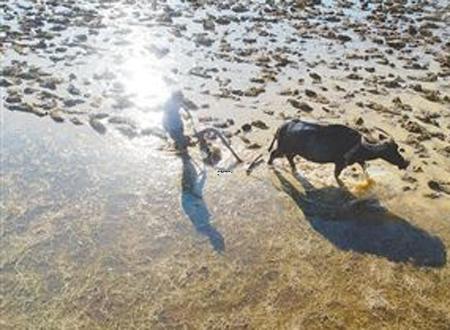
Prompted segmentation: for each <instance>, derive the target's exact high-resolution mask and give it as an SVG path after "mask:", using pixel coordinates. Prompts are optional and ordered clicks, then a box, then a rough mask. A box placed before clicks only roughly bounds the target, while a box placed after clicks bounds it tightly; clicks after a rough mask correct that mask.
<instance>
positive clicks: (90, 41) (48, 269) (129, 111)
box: [0, 1, 450, 329]
mask: <svg viewBox="0 0 450 330" xmlns="http://www.w3.org/2000/svg"><path fill="white" fill-rule="evenodd" d="M41 3H42V4H43V7H39V6H38V4H37V3H35V2H31V1H20V2H17V1H0V4H1V5H2V8H6V7H4V6H7V7H8V10H6V11H5V13H4V14H1V15H2V16H0V17H1V21H0V24H1V26H2V30H1V31H2V32H1V34H0V35H1V41H2V44H1V53H2V69H4V68H7V67H9V68H10V67H11V66H12V67H15V68H16V69H15V70H17V72H15V73H14V74H6V73H7V72H5V71H2V75H3V76H2V77H4V78H5V79H7V80H8V81H10V82H12V84H13V85H12V86H9V87H7V86H4V87H0V93H1V97H2V108H1V110H0V111H1V112H0V119H1V123H0V124H1V134H0V138H1V168H0V178H1V186H0V216H1V217H0V222H1V223H0V232H1V237H0V251H1V252H0V282H1V283H2V285H1V286H0V290H1V291H0V296H1V297H2V299H0V325H1V326H2V327H5V328H11V329H15V328H44V329H51V328H55V329H61V328H74V329H75V328H89V329H91V328H183V329H184V328H193V329H194V328H272V329H273V328H298V327H299V326H300V327H302V328H308V329H309V328H324V327H326V328H370V327H372V326H373V324H382V325H383V326H384V327H388V328H392V327H395V326H401V327H405V328H433V329H447V328H448V326H449V325H450V319H449V316H448V315H450V310H449V304H448V303H447V302H448V301H450V290H449V289H448V288H449V287H450V268H449V266H448V252H447V250H448V247H449V246H450V217H449V214H450V198H449V196H450V195H449V194H448V193H446V192H445V191H440V192H438V191H436V189H434V190H432V189H431V188H430V186H429V182H430V180H435V181H436V180H440V181H442V182H443V183H442V186H443V187H445V182H449V183H450V174H449V173H450V161H449V158H448V157H447V156H446V154H445V153H444V151H445V149H444V148H445V146H447V145H448V143H449V138H450V136H449V128H450V126H449V125H450V116H449V115H448V113H447V112H448V109H449V108H448V105H449V103H448V101H445V100H444V96H448V95H449V91H450V89H449V87H450V84H449V80H448V79H449V78H448V77H449V76H448V71H446V69H445V67H444V66H443V65H441V64H440V63H439V62H438V59H439V56H440V55H441V54H442V51H443V50H445V49H447V48H445V47H447V46H445V44H444V41H445V37H446V36H448V35H449V33H450V31H449V30H448V27H446V26H445V24H442V23H443V20H444V19H445V17H444V18H442V17H439V18H438V19H436V22H438V23H439V24H440V27H438V28H434V29H433V31H434V35H439V36H441V38H442V39H443V40H444V41H443V42H436V43H428V41H427V40H426V38H422V37H421V38H417V42H418V43H419V46H418V47H412V45H413V44H414V42H415V41H414V40H413V41H408V42H409V43H410V44H411V47H409V46H408V47H406V50H405V51H397V50H395V51H394V52H389V51H388V50H389V49H390V48H389V47H388V46H387V45H385V44H383V45H379V44H376V43H374V41H373V37H374V36H376V35H377V34H381V32H380V33H378V32H377V31H378V29H379V30H380V31H382V29H385V28H386V26H385V25H383V24H381V23H380V21H378V20H374V21H370V22H369V21H368V15H370V14H371V12H370V11H364V12H362V11H361V10H360V9H359V6H360V5H359V2H356V4H354V5H353V6H351V7H349V8H347V7H348V6H347V5H345V6H344V5H338V4H337V2H334V1H326V2H325V1H324V5H323V6H317V7H316V8H312V7H311V8H310V7H307V8H306V10H305V11H301V12H296V13H295V14H292V15H293V16H292V17H289V19H287V18H286V17H288V15H287V12H288V11H289V9H288V7H286V8H287V9H286V8H285V9H278V10H273V8H272V6H270V5H267V6H266V5H263V2H258V3H256V2H252V3H251V5H250V8H251V9H252V10H251V11H249V12H244V13H242V14H239V13H235V12H233V11H232V10H230V8H218V7H217V6H218V5H217V4H212V5H211V4H208V5H206V6H204V7H203V6H200V7H197V6H196V5H195V4H193V3H190V2H179V1H168V2H167V5H168V6H169V7H166V4H160V3H157V6H156V8H155V9H153V8H152V6H151V3H150V5H148V4H147V3H145V4H144V3H142V2H134V1H130V2H121V1H107V2H106V1H95V2H94V1H92V2H88V1H86V2H83V1H82V2H77V3H75V2H67V3H61V4H56V3H55V4H52V3H50V2H45V1H43V2H41ZM413 4H414V2H411V3H410V4H409V5H413ZM409 5H408V6H409ZM444 5H445V2H444V3H442V2H439V1H437V2H431V3H430V7H428V5H427V6H425V7H420V6H419V8H422V9H423V10H424V11H425V14H423V13H422V11H420V10H417V12H416V13H415V14H410V15H409V16H408V15H403V16H405V17H403V16H402V18H401V19H400V20H399V21H396V20H395V19H393V23H392V24H393V26H394V27H395V26H397V25H402V24H403V23H404V21H408V18H411V17H412V18H415V19H418V21H417V22H422V21H420V20H419V18H420V17H421V16H422V15H431V13H435V14H436V15H438V12H439V10H442V8H443V6H444ZM39 8H40V9H39ZM169 8H170V9H169ZM282 8H284V7H282ZM375 8H376V5H372V6H371V7H370V10H375ZM408 8H409V7H408ZM39 10H42V14H40V15H38V16H39V17H44V18H45V19H44V22H43V24H44V25H43V27H44V30H45V31H47V30H48V29H51V28H52V27H55V26H59V28H61V26H62V27H64V28H65V29H64V30H62V31H59V32H58V28H57V29H56V30H52V31H53V32H57V33H56V35H55V36H53V38H50V39H48V40H46V38H45V37H37V36H36V35H37V33H39V31H38V29H36V26H34V25H33V24H38V25H39V23H38V22H35V23H32V21H33V18H35V17H34V15H35V13H36V12H38V11H39ZM173 10H174V11H176V13H177V14H176V15H173V16H172V22H170V21H169V20H167V21H166V20H165V19H164V13H170V12H172V11H173ZM264 10H265V11H264ZM331 11H333V12H331ZM338 12H342V16H341V15H340V14H338ZM63 13H65V14H63ZM209 15H215V16H223V17H225V18H227V16H229V17H230V20H231V22H230V23H229V24H224V25H221V24H219V23H217V21H216V20H215V19H213V21H214V22H215V31H206V32H205V30H204V28H203V25H202V22H201V19H203V18H206V17H208V16H209ZM395 15H396V14H395V11H393V13H392V16H393V17H394V16H395ZM400 16H401V15H400ZM25 17H28V18H29V19H30V20H31V23H30V21H28V20H27V19H25ZM158 17H160V18H158ZM326 17H342V18H343V22H344V23H345V22H347V23H348V24H347V23H345V24H344V23H343V22H333V21H329V22H328V21H327V22H325V21H324V19H325V18H326ZM10 18H11V19H10ZM50 18H55V19H61V20H62V21H61V22H58V21H53V22H52V21H50ZM64 18H67V21H64ZM391 18H392V17H391ZM160 19H162V20H160ZM402 22H403V23H402ZM27 24H31V28H28V27H27ZM183 24H186V29H184V28H183V27H182V25H183ZM349 24H350V25H349ZM352 24H353V25H352ZM358 24H360V25H362V26H364V25H368V26H370V33H369V32H368V33H361V32H358V31H357V30H358V26H359V27H360V25H358ZM386 24H387V25H389V24H390V23H389V22H388V23H386ZM405 24H406V23H405ZM417 24H419V23H417ZM5 26H9V27H10V29H12V30H17V31H19V29H20V31H21V34H18V35H14V34H12V33H11V31H9V32H8V33H6V32H5V31H6V30H7V29H6V28H5ZM324 26H328V29H330V30H333V31H335V32H336V33H344V34H346V35H348V36H351V38H352V41H351V42H340V41H338V40H337V39H336V38H328V37H326V38H325V36H326V35H327V33H328V32H327V31H326V30H322V28H323V27H324ZM349 26H351V27H349ZM393 29H394V30H395V28H393ZM262 31H266V32H267V33H268V35H266V34H264V33H263V32H262ZM387 31H391V30H389V29H387ZM41 32H42V31H41ZM197 33H206V36H207V37H208V38H211V39H212V42H213V44H212V45H211V46H203V45H196V43H198V41H197V42H195V40H196V39H197V38H199V37H198V35H197ZM58 34H60V35H58ZM80 35H85V36H86V40H85V37H83V36H80ZM243 38H248V39H249V40H247V41H244V40H243ZM253 38H254V39H255V40H252V39H253ZM42 39H44V40H46V43H47V47H45V48H39V47H37V48H35V47H34V46H31V47H30V45H36V44H37V42H38V40H42ZM222 39H223V40H224V41H223V42H221V40H222ZM52 43H54V44H52ZM58 47H61V49H59V50H57V48H58ZM264 56H267V57H268V58H269V60H268V62H264V61H265V60H263V61H262V63H263V64H261V62H258V59H260V58H261V57H264ZM366 56H367V57H366ZM283 57H287V58H288V59H289V60H291V61H292V62H291V63H287V64H286V63H284V62H283V59H282V58H283ZM380 59H386V60H388V62H389V63H392V64H393V66H390V65H386V64H385V63H384V62H381V63H378V62H377V61H379V60H380ZM16 60H18V61H25V63H22V62H14V61H16ZM410 61H412V63H419V64H421V65H427V68H426V69H424V70H422V69H420V70H416V69H411V68H407V67H406V68H405V67H404V66H405V65H406V64H408V63H409V64H410ZM264 63H265V64H264ZM283 63H284V64H283ZM34 66H36V67H38V68H39V69H40V71H39V74H37V75H34V73H33V72H35V71H34V69H33V67H34ZM370 67H372V68H375V73H373V74H372V72H369V71H367V70H365V69H366V68H370ZM43 72H48V73H49V76H46V75H45V74H43ZM311 72H315V73H318V74H319V75H320V76H321V82H317V81H315V80H314V79H312V78H311V77H310V76H309V74H310V73H311ZM352 72H355V73H358V74H359V75H361V77H362V78H361V79H359V80H358V79H357V80H354V79H349V78H348V75H349V74H350V73H352ZM26 73H31V75H32V77H31V78H30V77H27V75H26ZM192 73H193V74H192ZM425 73H435V74H436V75H437V78H436V80H432V81H423V82H421V84H422V85H423V87H424V88H428V89H431V90H437V91H439V93H440V94H439V99H438V101H437V102H434V101H430V100H429V99H426V98H425V97H424V93H423V92H420V91H416V90H414V89H412V88H411V87H409V86H410V85H411V84H415V83H417V82H420V81H421V80H420V79H419V80H417V79H416V78H417V77H419V78H423V77H425ZM24 74H25V75H24ZM266 74H268V76H265V75H266ZM397 76H400V77H401V78H403V79H404V80H405V82H402V81H401V80H400V87H396V88H387V87H385V85H383V84H382V83H381V82H383V81H385V80H390V79H394V78H395V77H397ZM411 77H412V78H411ZM50 78H56V82H55V84H56V86H55V88H53V87H52V84H51V83H50V84H47V83H48V81H47V80H48V79H50ZM250 78H261V79H263V80H264V83H256V82H250ZM413 78H414V79H413ZM59 79H61V81H60V82H59ZM299 79H304V81H299ZM336 85H339V86H340V88H337V87H336ZM258 86H262V87H264V89H265V90H264V92H263V93H262V94H260V95H258V96H256V97H253V96H245V95H242V94H243V93H244V92H245V91H247V90H248V89H249V88H250V87H258ZM26 87H29V88H34V89H36V91H34V92H32V93H26V92H25V88H26ZM176 88H180V89H182V90H183V92H184V94H185V95H186V96H187V98H188V99H190V100H191V101H192V102H193V103H194V104H195V105H196V106H197V107H199V109H198V110H194V109H191V113H192V114H193V115H194V122H195V128H196V129H200V128H204V127H209V126H211V125H214V124H221V123H223V122H224V121H226V120H227V119H230V118H231V119H233V121H234V122H235V124H232V125H230V126H228V127H225V128H224V129H223V132H225V133H229V134H228V136H230V141H231V142H232V146H233V148H234V149H235V150H236V151H237V153H238V154H239V156H241V157H242V158H243V159H244V163H243V164H238V163H236V161H235V159H234V158H233V156H232V155H231V153H230V152H229V151H228V150H227V149H226V148H224V147H223V145H221V144H220V142H219V141H218V140H217V139H216V140H211V141H210V143H211V144H212V145H213V146H214V147H215V148H218V149H217V150H219V151H220V155H221V158H220V159H219V161H218V163H217V164H215V165H214V166H209V165H207V164H205V163H204V162H203V161H202V154H201V152H200V150H199V147H198V145H197V146H191V147H189V148H188V151H187V152H186V153H180V152H177V151H176V150H175V148H174V146H173V143H172V142H171V141H170V139H167V137H166V134H165V133H164V130H163V127H162V126H163V125H162V124H161V122H162V120H163V111H162V107H161V105H162V104H164V102H165V101H166V100H167V98H168V97H169V95H170V92H171V90H173V89H176ZM288 88H291V89H292V90H295V89H297V92H292V93H290V94H289V93H288V94H287V95H286V94H285V95H281V94H280V92H282V91H285V90H286V89H288ZM306 89H311V90H313V91H315V92H316V93H318V94H319V96H321V97H322V98H321V97H311V96H307V95H304V94H305V90H306ZM374 90H375V91H374ZM42 92H45V93H42ZM14 95H19V96H20V97H21V101H20V102H19V103H21V104H22V103H24V102H25V103H26V102H29V103H30V104H33V107H35V108H36V109H44V110H45V111H48V112H53V111H58V112H60V113H61V116H62V118H63V120H64V122H63V123H57V122H55V120H52V119H51V118H50V116H49V115H45V116H43V117H42V118H40V117H38V116H34V115H31V114H30V113H28V112H29V111H25V112H23V111H9V110H13V109H11V108H10V106H11V104H13V105H14V104H15V102H9V101H7V98H8V97H9V96H14ZM397 96H398V97H400V98H401V100H402V101H403V103H405V104H408V105H410V106H411V107H412V110H408V109H406V110H405V109H400V110H399V106H398V105H396V103H393V99H394V98H395V97H397ZM289 98H295V99H296V100H301V101H305V102H307V103H308V104H310V105H311V106H312V107H313V109H314V110H313V111H312V112H307V111H301V110H299V109H297V108H294V107H292V106H291V105H290V104H289V102H288V101H287V99H289ZM53 101H54V103H52V102H53ZM371 102H375V103H377V104H380V105H382V106H384V107H385V108H386V109H388V111H387V112H386V110H383V108H381V110H377V109H378V108H376V107H375V108H374V107H371V106H370V103H371ZM47 103H49V104H47ZM196 106H192V108H196ZM269 111H273V112H274V113H273V114H270V113H269ZM426 111H428V112H430V113H432V114H434V115H436V114H438V116H435V117H433V116H432V117H429V118H428V119H420V118H422V117H424V112H426ZM41 115H42V113H41ZM405 115H406V116H408V118H409V119H411V120H414V121H416V122H418V123H420V124H421V125H424V127H425V128H426V132H428V133H429V134H432V133H436V132H438V133H439V132H440V133H442V134H443V138H442V137H441V136H438V135H433V136H432V137H430V138H429V139H425V140H423V141H420V143H419V145H415V144H408V143H406V141H407V139H408V135H409V134H410V133H411V132H410V131H408V130H406V129H405V128H404V127H403V126H402V125H403V124H404V122H403V121H402V120H403V119H402V118H404V117H405ZM75 117H76V120H74V118H75ZM210 117H216V118H210ZM286 117H301V118H308V119H310V120H325V121H336V122H341V123H350V124H352V125H355V124H354V122H355V119H356V118H358V117H362V118H363V121H364V125H363V126H364V127H365V125H366V124H367V127H369V128H371V127H373V126H381V127H383V128H385V129H387V130H388V131H389V132H391V133H392V134H393V135H394V136H395V138H396V139H397V140H398V141H400V144H401V146H403V147H405V149H406V155H407V156H408V158H410V159H411V160H412V163H413V166H412V167H411V168H410V169H408V170H407V171H406V172H400V171H399V170H397V169H396V168H393V167H392V166H390V165H388V164H386V163H383V162H382V161H374V162H373V163H371V164H370V166H369V174H370V175H371V178H372V179H373V182H374V184H370V185H366V186H364V185H361V184H360V183H359V182H360V181H361V180H362V176H361V173H360V172H359V169H358V168H355V169H347V170H346V171H345V172H344V173H343V178H344V181H345V182H346V184H347V186H348V189H349V191H346V190H345V189H343V188H338V187H337V185H336V183H335V181H334V178H333V177H332V170H333V169H332V166H329V165H316V164H312V163H309V162H306V161H303V160H298V164H297V167H298V173H296V174H295V175H293V174H292V173H290V172H289V170H288V166H287V162H286V161H285V160H282V159H280V160H277V161H276V165H275V168H273V169H270V168H268V167H267V166H266V164H265V163H262V164H260V165H259V166H257V167H256V168H255V169H254V170H253V171H252V172H251V174H250V175H247V173H246V170H247V167H248V165H249V163H250V161H251V160H253V159H255V157H256V156H257V155H258V154H259V153H262V154H263V159H265V160H266V158H267V155H266V154H265V148H266V147H265V146H266V145H267V144H268V143H269V142H270V140H271V138H272V134H273V132H274V131H275V129H276V127H277V126H278V125H279V124H280V123H281V122H282V121H283V120H284V118H286ZM430 118H431V119H430ZM183 119H184V124H185V134H186V135H190V136H192V132H193V128H194V127H193V126H192V123H191V122H190V121H189V120H188V119H187V118H184V117H183ZM256 119H260V120H262V121H263V122H264V123H266V124H267V125H268V126H269V129H267V130H265V129H258V128H257V127H256V126H253V128H252V129H251V131H250V132H248V133H242V132H240V133H236V131H238V130H239V129H240V127H241V126H242V125H243V124H244V123H251V122H252V121H254V120H256ZM71 120H72V122H71ZM77 121H78V122H77ZM169 122H170V120H169ZM73 123H75V124H73ZM79 123H81V125H78V124H79ZM361 128H362V127H361ZM430 132H431V133H430ZM412 134H416V133H412ZM414 137H415V138H417V139H419V137H421V136H416V135H414ZM246 139H247V140H248V141H250V142H246ZM414 141H415V140H414ZM253 143H257V144H259V145H260V146H262V147H263V148H264V149H259V148H258V147H255V148H250V147H249V145H251V144H253ZM421 147H423V148H424V149H425V151H426V153H425V154H424V151H423V150H421V149H420V148H421ZM418 167H420V168H421V171H420V170H418V169H417V168H418ZM414 168H416V170H415V169H414ZM352 192H353V193H354V194H352Z"/></svg>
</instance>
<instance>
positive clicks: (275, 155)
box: [267, 149, 284, 165]
mask: <svg viewBox="0 0 450 330" xmlns="http://www.w3.org/2000/svg"><path fill="white" fill-rule="evenodd" d="M283 156H284V154H283V153H282V152H281V151H280V150H278V149H275V150H274V151H272V152H271V153H270V158H269V161H268V162H267V164H269V165H272V163H273V160H274V159H275V158H280V157H283Z"/></svg>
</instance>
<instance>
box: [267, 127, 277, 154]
mask: <svg viewBox="0 0 450 330" xmlns="http://www.w3.org/2000/svg"><path fill="white" fill-rule="evenodd" d="M279 133H280V129H279V128H278V129H277V131H276V132H275V135H274V136H273V140H272V142H271V143H270V147H269V149H268V151H269V152H270V151H272V148H273V145H274V143H275V141H276V140H277V139H278V135H279Z"/></svg>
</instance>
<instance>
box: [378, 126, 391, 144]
mask: <svg viewBox="0 0 450 330" xmlns="http://www.w3.org/2000/svg"><path fill="white" fill-rule="evenodd" d="M374 128H375V129H377V130H379V131H381V132H382V133H384V134H385V135H386V136H387V137H388V138H389V139H390V140H391V141H394V137H393V136H392V135H391V134H389V133H388V132H386V131H385V130H384V129H382V128H380V127H378V126H375V127H374Z"/></svg>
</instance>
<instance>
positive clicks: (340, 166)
mask: <svg viewBox="0 0 450 330" xmlns="http://www.w3.org/2000/svg"><path fill="white" fill-rule="evenodd" d="M344 168H345V165H344V164H343V163H335V166H334V178H335V179H336V181H337V183H338V185H339V186H343V185H344V182H342V180H341V179H339V175H340V174H341V172H342V170H343V169H344Z"/></svg>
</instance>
